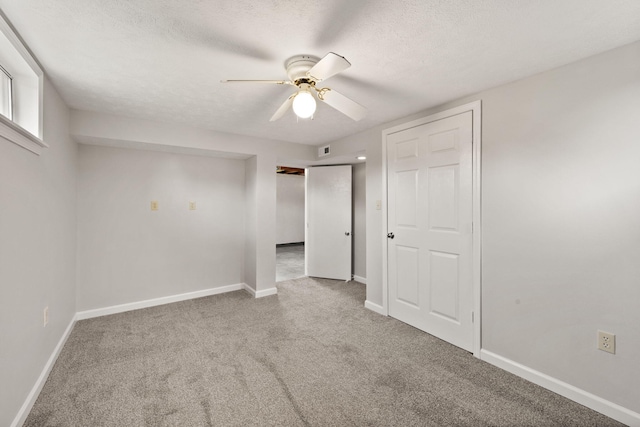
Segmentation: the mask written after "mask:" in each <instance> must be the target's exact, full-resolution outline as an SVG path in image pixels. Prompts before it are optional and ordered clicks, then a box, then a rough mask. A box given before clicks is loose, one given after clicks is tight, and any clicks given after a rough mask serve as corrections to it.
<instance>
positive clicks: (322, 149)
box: [318, 145, 331, 157]
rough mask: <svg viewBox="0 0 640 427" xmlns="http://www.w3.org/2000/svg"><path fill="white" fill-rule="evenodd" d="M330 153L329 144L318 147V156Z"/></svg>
mask: <svg viewBox="0 0 640 427" xmlns="http://www.w3.org/2000/svg"><path fill="white" fill-rule="evenodd" d="M329 154H331V146H330V145H325V146H324V147H320V148H318V157H324V156H328V155H329Z"/></svg>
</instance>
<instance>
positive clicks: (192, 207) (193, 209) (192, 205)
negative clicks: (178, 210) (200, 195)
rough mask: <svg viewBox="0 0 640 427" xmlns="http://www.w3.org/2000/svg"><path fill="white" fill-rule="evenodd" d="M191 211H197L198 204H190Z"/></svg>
mask: <svg viewBox="0 0 640 427" xmlns="http://www.w3.org/2000/svg"><path fill="white" fill-rule="evenodd" d="M189 210H190V211H195V210H196V202H189Z"/></svg>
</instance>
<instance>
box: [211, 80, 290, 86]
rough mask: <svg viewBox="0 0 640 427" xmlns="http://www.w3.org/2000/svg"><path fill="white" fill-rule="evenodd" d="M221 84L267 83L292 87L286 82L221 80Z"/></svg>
mask: <svg viewBox="0 0 640 427" xmlns="http://www.w3.org/2000/svg"><path fill="white" fill-rule="evenodd" d="M220 83H266V84H275V85H290V84H291V82H289V81H286V80H220Z"/></svg>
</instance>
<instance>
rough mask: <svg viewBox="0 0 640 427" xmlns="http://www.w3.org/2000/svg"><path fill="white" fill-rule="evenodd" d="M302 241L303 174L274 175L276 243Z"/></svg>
mask: <svg viewBox="0 0 640 427" xmlns="http://www.w3.org/2000/svg"><path fill="white" fill-rule="evenodd" d="M299 242H304V176H303V175H285V174H277V175H276V244H284V243H299Z"/></svg>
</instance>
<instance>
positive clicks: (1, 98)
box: [0, 65, 13, 120]
mask: <svg viewBox="0 0 640 427" xmlns="http://www.w3.org/2000/svg"><path fill="white" fill-rule="evenodd" d="M12 85H13V78H12V77H11V74H9V72H8V71H7V70H5V69H4V67H3V66H2V65H0V114H2V115H3V116H5V117H6V118H8V119H9V120H13V108H12V106H13V91H12Z"/></svg>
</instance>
